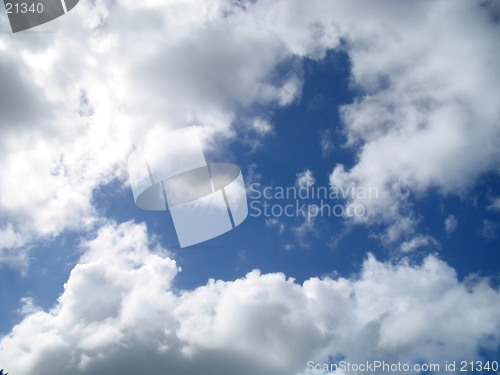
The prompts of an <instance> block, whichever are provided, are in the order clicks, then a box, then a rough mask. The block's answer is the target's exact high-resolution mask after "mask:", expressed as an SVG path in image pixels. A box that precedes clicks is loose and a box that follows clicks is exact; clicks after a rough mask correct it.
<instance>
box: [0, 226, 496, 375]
mask: <svg viewBox="0 0 500 375" xmlns="http://www.w3.org/2000/svg"><path fill="white" fill-rule="evenodd" d="M81 246H82V249H83V250H84V254H83V255H82V258H81V259H80V262H79V264H78V265H76V266H75V268H74V269H73V270H72V272H71V274H70V277H69V279H68V281H67V283H66V284H65V287H64V292H63V294H62V295H61V296H60V297H59V300H58V302H57V304H56V305H55V306H54V307H53V308H52V309H51V310H50V311H39V310H38V309H37V308H36V307H35V306H33V304H32V302H31V304H30V306H29V307H30V308H29V309H24V310H25V311H26V314H27V315H26V317H25V318H24V319H23V320H22V321H21V322H20V323H19V324H18V325H16V326H15V327H14V328H13V330H12V332H11V333H10V334H9V335H7V336H6V337H4V338H3V339H2V341H1V347H2V348H3V350H2V351H0V363H2V366H4V367H5V368H7V369H9V371H11V372H12V373H15V374H20V375H24V374H33V373H37V374H40V375H44V374H53V373H58V374H61V375H64V374H93V375H99V374H109V373H117V372H119V373H136V372H147V373H149V374H163V373H165V371H168V372H170V373H176V374H180V373H185V374H193V373H199V372H204V373H211V374H215V373H218V374H232V373H234V372H235V371H236V372H238V373H241V374H248V375H250V374H256V373H259V374H269V375H270V374H283V375H285V374H304V373H306V363H307V361H309V360H313V361H315V362H318V363H323V362H328V361H329V358H345V360H349V361H351V362H352V363H356V362H358V363H361V362H362V361H366V360H385V361H386V362H395V363H397V362H398V361H402V362H404V363H409V364H411V363H415V361H423V362H424V363H425V362H427V363H433V362H434V363H442V362H443V361H444V360H449V361H451V360H455V359H457V360H459V359H460V360H464V359H468V360H473V359H476V358H480V357H479V354H478V353H479V349H480V348H482V349H489V350H493V349H495V348H497V347H498V344H499V340H500V337H499V334H498V332H500V316H499V315H498V311H499V309H500V293H499V291H498V290H496V289H494V288H492V287H491V286H490V285H489V283H488V281H487V280H484V279H474V278H471V279H467V280H465V281H459V280H457V275H456V273H455V272H454V270H453V269H452V268H450V267H449V266H448V265H446V263H444V262H443V261H440V260H438V259H437V258H435V257H434V256H428V257H427V258H426V259H425V260H424V261H423V262H422V263H421V264H417V265H411V264H407V263H400V264H396V265H391V264H386V263H382V262H379V261H377V260H376V259H375V258H374V257H373V256H371V255H369V256H368V257H367V258H366V260H365V262H364V264H363V267H362V270H361V272H360V273H359V274H358V275H353V276H352V277H350V278H338V279H331V278H328V277H325V278H311V279H309V280H306V281H305V282H304V283H303V284H302V285H300V284H297V283H296V282H295V281H294V280H293V279H290V278H287V277H286V276H285V275H283V274H281V273H274V274H261V273H260V272H259V271H258V270H254V271H252V272H250V273H248V274H247V275H246V276H245V277H244V278H241V279H237V280H234V281H222V280H209V281H208V283H207V284H206V285H204V286H201V287H199V288H196V289H195V290H190V291H188V290H178V289H177V288H176V287H175V276H176V275H177V274H178V272H180V269H179V267H178V266H177V265H176V263H175V261H174V260H172V259H171V258H169V253H168V251H166V250H165V249H163V248H161V246H160V245H159V244H158V243H157V242H156V241H155V240H154V238H153V239H151V238H148V235H147V229H146V226H145V225H144V224H136V223H134V222H126V223H123V224H120V225H118V224H116V223H113V222H110V223H108V224H106V225H105V226H103V227H102V228H101V229H100V230H99V232H98V233H97V235H96V236H95V237H94V238H92V239H88V240H85V241H84V242H82V245H81Z"/></svg>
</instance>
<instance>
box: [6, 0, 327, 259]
mask: <svg viewBox="0 0 500 375" xmlns="http://www.w3.org/2000/svg"><path fill="white" fill-rule="evenodd" d="M281 11H282V9H281V6H277V7H275V6H274V5H273V4H269V5H261V4H254V5H252V4H251V3H244V2H241V3H239V2H238V3H236V2H231V1H225V0H220V1H213V2H210V3H203V4H202V5H200V4H199V3H198V2H194V1H187V2H186V1H182V2H178V1H173V2H168V3H159V2H156V1H143V2H140V3H137V2H135V1H127V0H124V1H120V2H119V4H118V3H116V2H112V1H105V0H97V1H94V2H82V3H80V4H79V6H78V8H75V10H74V11H73V12H71V13H69V14H68V15H67V16H65V17H61V18H60V19H58V20H56V21H54V22H52V23H50V24H46V25H42V26H40V27H39V28H38V29H37V30H38V31H40V32H39V33H38V32H37V33H26V34H23V35H21V36H17V37H16V38H14V37H7V35H8V34H3V36H2V37H1V38H0V52H1V54H0V55H1V57H0V77H1V79H2V83H3V85H2V90H1V94H0V133H1V135H2V137H0V139H1V141H0V143H1V145H2V156H1V157H0V169H1V170H2V178H1V179H0V223H7V222H8V223H10V224H11V225H12V226H11V227H9V230H8V231H7V229H5V230H3V229H2V232H1V233H2V234H5V233H7V232H8V233H10V231H11V230H12V231H14V232H15V236H17V237H20V238H22V242H23V243H24V244H25V247H26V249H27V246H29V244H30V243H32V242H33V241H36V240H37V239H40V238H48V239H50V238H54V237H55V236H58V235H59V234H60V233H62V232H63V231H66V230H89V229H91V228H92V226H93V225H94V224H95V223H96V222H97V221H99V220H100V216H101V214H102V212H100V210H99V208H98V207H94V206H93V203H92V193H93V191H94V190H95V189H96V188H98V187H99V186H102V185H105V184H108V183H109V182H110V181H113V180H115V179H118V180H119V181H120V182H122V183H126V180H127V177H126V171H125V166H124V165H125V162H124V161H125V160H126V158H127V155H128V153H129V152H130V150H131V148H132V146H133V145H134V144H141V143H142V142H143V141H144V140H145V139H147V138H148V137H150V136H151V134H152V133H155V132H158V131H168V130H172V129H176V128H179V127H184V126H187V125H193V124H195V125H199V127H200V135H201V137H202V138H203V142H204V143H205V144H204V147H205V149H207V150H211V151H214V150H220V148H217V147H216V146H217V145H220V143H221V142H224V141H226V140H228V139H235V138H236V134H237V132H241V133H244V134H250V133H251V135H248V136H249V137H256V138H257V140H254V141H249V143H250V144H258V139H259V137H262V136H265V135H266V134H269V133H270V132H271V131H272V126H271V125H270V124H269V123H268V122H267V121H265V120H263V117H262V115H263V113H262V112H261V111H256V110H254V107H259V108H264V107H265V108H266V111H267V113H269V111H272V110H273V109H275V108H278V107H280V106H284V105H289V104H291V103H292V102H294V100H297V99H298V98H299V97H300V91H301V87H302V78H301V62H300V57H302V56H309V55H311V56H313V55H314V56H316V55H317V54H318V53H319V52H318V51H320V49H325V48H327V47H329V46H333V45H335V40H336V39H335V38H333V34H332V36H331V37H330V36H329V34H328V35H327V34H325V33H323V32H322V33H321V35H319V34H318V33H317V32H313V33H310V30H309V26H310V24H312V23H313V22H314V19H315V17H316V16H315V15H314V14H309V15H308V18H307V19H304V20H303V21H301V22H300V24H296V25H294V30H296V32H295V33H294V34H293V35H292V34H289V33H288V32H286V31H287V30H284V29H283V28H284V27H285V26H287V25H288V22H291V21H294V12H289V11H287V12H288V13H290V14H289V16H290V19H289V18H288V16H287V15H286V14H282V13H281ZM264 14H265V15H266V17H264V18H262V17H261V16H262V15H264ZM267 17H270V18H267ZM1 22H2V28H3V29H8V25H7V24H6V22H7V21H6V19H2V21H1ZM279 25H281V26H279ZM277 26H279V27H278V29H277ZM54 30H55V32H54ZM44 31H45V33H44ZM318 37H319V39H318ZM311 43H313V44H315V45H316V47H314V48H312V49H311V48H309V47H308V46H309V44H311ZM75 50H78V53H75ZM257 51H258V52H257ZM318 56H319V55H318ZM239 114H243V117H245V119H246V120H247V121H246V122H245V124H244V126H243V127H244V129H240V128H239V126H235V123H237V122H238V121H237V120H238V115H239ZM264 117H265V116H264ZM250 128H253V130H254V131H253V132H251V131H250V130H251V129H250ZM2 228H3V227H2ZM4 243H6V242H4ZM9 243H10V241H9ZM16 243H17V242H16ZM4 259H6V258H5V256H2V257H1V258H0V261H3V260H4ZM4 263H5V262H4ZM8 264H9V265H13V264H14V263H13V262H12V261H9V262H8Z"/></svg>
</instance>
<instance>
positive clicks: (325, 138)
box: [319, 129, 334, 158]
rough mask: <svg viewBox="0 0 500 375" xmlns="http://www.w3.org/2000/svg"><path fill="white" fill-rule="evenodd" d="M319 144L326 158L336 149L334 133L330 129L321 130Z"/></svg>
mask: <svg viewBox="0 0 500 375" xmlns="http://www.w3.org/2000/svg"><path fill="white" fill-rule="evenodd" d="M319 145H320V148H321V155H322V156H323V158H326V157H327V156H328V155H329V154H330V153H331V152H332V151H333V149H334V145H333V141H332V134H331V131H330V129H324V130H322V131H320V141H319Z"/></svg>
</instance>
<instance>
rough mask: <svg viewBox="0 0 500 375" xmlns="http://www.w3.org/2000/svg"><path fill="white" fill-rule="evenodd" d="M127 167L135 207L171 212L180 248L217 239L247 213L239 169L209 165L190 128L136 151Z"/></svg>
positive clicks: (217, 164) (237, 223)
mask: <svg viewBox="0 0 500 375" xmlns="http://www.w3.org/2000/svg"><path fill="white" fill-rule="evenodd" d="M128 168H129V178H130V183H131V185H132V192H133V194H134V200H135V204H136V205H137V207H139V208H142V209H145V210H167V209H168V210H170V213H171V215H172V219H173V222H174V226H175V231H176V233H177V237H178V239H179V243H180V246H181V247H187V246H191V245H195V244H197V243H200V242H203V241H207V240H209V239H211V238H215V237H218V236H220V235H221V234H224V233H226V232H228V231H230V230H231V229H233V228H235V227H237V226H238V225H240V224H241V223H242V222H243V221H244V220H245V219H246V217H247V215H248V204H247V198H246V190H245V184H244V182H243V176H242V174H241V170H240V168H239V167H237V166H236V165H234V164H229V163H207V161H206V160H205V156H204V153H203V147H202V144H201V142H200V140H199V138H198V136H197V132H196V127H194V126H189V127H186V128H182V129H179V130H176V131H174V132H171V133H168V134H167V135H166V136H165V137H164V139H163V137H160V138H157V139H155V140H154V142H152V143H151V142H150V143H149V144H147V145H143V146H141V147H139V148H137V149H136V150H135V151H134V152H132V153H131V154H130V156H129V159H128Z"/></svg>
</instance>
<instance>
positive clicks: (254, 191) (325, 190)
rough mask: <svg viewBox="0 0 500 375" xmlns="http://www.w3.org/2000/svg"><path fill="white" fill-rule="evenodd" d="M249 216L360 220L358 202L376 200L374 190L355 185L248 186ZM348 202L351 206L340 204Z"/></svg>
mask: <svg viewBox="0 0 500 375" xmlns="http://www.w3.org/2000/svg"><path fill="white" fill-rule="evenodd" d="M248 194H249V198H250V214H249V215H250V216H251V217H266V218H280V217H306V218H308V219H311V218H315V217H344V218H346V217H347V218H348V217H361V216H365V214H366V207H365V206H364V205H363V204H362V203H361V202H363V201H365V200H368V199H378V189H377V188H376V187H365V186H356V185H354V184H352V185H350V186H347V187H334V186H330V187H325V186H286V187H283V186H262V185H261V184H260V183H253V184H251V185H250V187H249V192H248ZM344 202H351V203H350V204H347V205H346V204H343V203H344Z"/></svg>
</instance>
